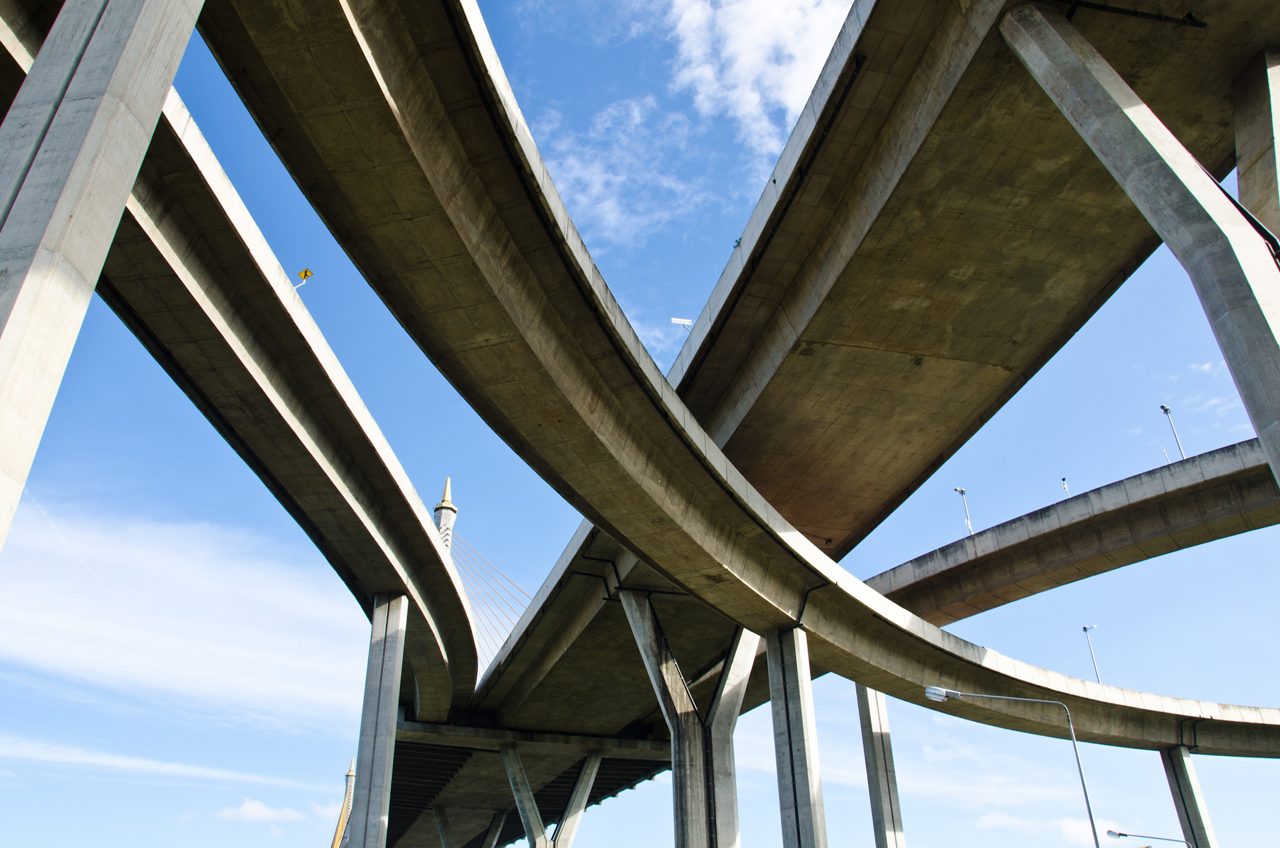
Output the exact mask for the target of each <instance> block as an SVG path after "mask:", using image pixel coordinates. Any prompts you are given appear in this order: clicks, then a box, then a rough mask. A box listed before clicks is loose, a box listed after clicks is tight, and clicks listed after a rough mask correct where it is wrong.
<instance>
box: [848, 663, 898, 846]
mask: <svg viewBox="0 0 1280 848" xmlns="http://www.w3.org/2000/svg"><path fill="white" fill-rule="evenodd" d="M857 687H858V719H859V722H860V723H861V725H862V753H863V757H864V759H865V760H866V764H867V793H868V794H869V795H870V797H871V824H872V827H873V828H874V829H875V837H876V848H906V844H907V840H906V837H905V836H903V831H902V807H901V805H900V804H899V801H898V774H897V772H896V771H895V770H894V767H893V746H892V744H890V740H889V706H888V704H886V703H885V698H884V693H883V692H877V691H876V690H874V689H868V688H867V687H865V686H863V685H862V684H861V683H859V684H857Z"/></svg>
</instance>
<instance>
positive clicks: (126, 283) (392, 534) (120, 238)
mask: <svg viewBox="0 0 1280 848" xmlns="http://www.w3.org/2000/svg"><path fill="white" fill-rule="evenodd" d="M58 5H59V4H58V3H51V2H36V0H26V2H22V3H19V2H17V0H13V2H4V3H0V44H3V46H4V47H5V51H4V55H3V56H0V103H4V104H7V103H8V102H9V101H10V100H11V99H12V97H13V95H14V93H15V91H16V90H17V86H18V85H19V84H20V83H21V81H22V78H23V76H25V74H26V72H27V71H28V70H29V69H30V66H31V62H32V59H33V58H34V56H35V55H36V54H37V53H38V52H39V48H40V43H41V42H42V41H43V39H44V36H45V33H46V32H47V30H48V27H49V26H50V24H51V23H52V21H53V18H54V13H56V11H57V8H58ZM98 292H99V293H100V294H101V295H102V297H103V299H104V300H105V301H106V302H107V303H108V304H109V305H110V306H111V308H112V309H113V310H114V311H115V312H116V314H117V315H119V316H120V318H121V319H122V320H123V321H124V323H125V324H126V325H127V326H128V327H129V328H130V330H132V331H133V332H134V334H135V335H137V337H138V339H139V340H140V341H141V342H142V343H143V345H144V346H145V347H146V348H147V350H148V351H149V352H150V353H151V354H152V355H153V356H154V357H155V358H156V361H157V362H158V363H159V364H160V365H161V367H163V368H164V369H165V370H166V371H167V372H168V374H169V375H170V376H171V377H172V378H173V379H174V381H175V382H176V383H177V384H178V386H179V387H180V388H181V389H182V390H183V391H184V392H185V393H186V394H187V396H188V397H189V398H190V399H191V400H192V402H193V403H194V404H195V405H196V407H197V408H198V409H199V410H200V411H201V412H202V413H203V414H204V415H205V416H206V417H207V418H208V419H209V421H210V423H211V424H213V425H214V427H215V428H216V429H217V430H218V432H219V433H220V434H221V435H222V436H223V437H224V438H225V439H226V440H227V442H228V443H229V444H230V445H231V446H232V447H233V448H234V449H235V450H236V452H237V453H239V454H240V456H241V458H243V459H244V461H245V462H246V463H247V464H248V465H249V467H250V468H252V469H253V471H254V472H255V473H256V474H257V475H258V476H259V477H260V478H261V479H262V481H263V483H264V484H266V486H267V488H268V489H270V490H271V492H272V494H274V495H275V496H276V498H277V499H278V500H279V501H280V503H281V504H282V505H283V506H284V507H285V509H287V510H288V511H289V513H290V515H292V516H293V518H294V519H295V520H296V521H297V522H298V524H299V526H301V527H302V529H303V530H304V531H305V532H306V533H307V535H308V536H309V537H310V538H311V539H312V541H313V542H314V543H315V544H316V547H317V548H319V550H320V551H321V553H322V554H324V556H325V557H326V559H328V561H329V562H330V564H331V565H332V566H333V568H334V570H335V571H336V572H337V573H338V575H339V576H340V577H341V578H342V579H343V581H344V582H345V583H346V584H347V586H348V588H349V589H350V590H351V592H352V595H353V596H354V597H355V598H356V600H357V601H358V602H359V603H360V605H361V607H362V608H363V609H364V610H365V611H366V613H367V612H368V611H369V610H370V609H371V608H372V599H373V597H374V596H375V595H387V594H397V595H407V596H409V597H410V598H412V600H413V603H412V604H411V610H412V614H411V619H412V620H411V626H410V627H409V634H408V638H409V641H410V645H409V648H410V650H409V652H408V654H409V657H410V659H409V663H410V666H411V669H410V670H411V672H412V675H411V676H407V677H406V678H405V679H406V681H408V683H407V685H405V686H404V690H403V696H404V697H405V699H406V702H407V705H408V708H409V710H410V714H411V715H412V716H415V717H418V718H421V719H424V720H442V719H444V718H446V717H447V716H448V714H449V711H450V710H451V709H452V708H453V707H454V706H455V704H462V705H466V704H468V703H469V702H470V699H471V697H472V694H473V692H474V687H475V679H476V671H477V670H476V649H475V641H474V638H473V636H472V632H471V625H470V618H469V610H468V605H467V601H466V597H465V592H464V591H463V589H462V586H461V583H460V582H459V581H458V578H457V575H456V573H455V572H454V569H453V565H452V562H451V560H450V558H449V553H448V551H447V549H446V548H445V547H444V546H443V545H442V543H441V540H440V537H439V535H438V534H437V532H436V527H435V525H434V524H433V523H432V520H431V515H430V512H429V511H428V510H427V508H426V507H425V506H424V504H423V503H422V499H421V498H420V497H419V496H418V494H417V492H416V491H415V490H414V488H413V485H412V483H410V481H409V478H408V475H407V474H406V473H405V471H404V469H403V468H402V467H401V465H400V462H399V460H398V459H396V457H395V455H394V453H393V452H392V450H391V447H390V445H388V444H387V441H386V439H385V438H384V437H383V435H382V433H381V431H380V430H379V429H378V426H377V424H376V423H375V422H374V420H373V418H372V416H371V415H370V414H369V411H368V409H367V408H366V407H365V405H364V402H363V401H362V400H361V399H360V397H359V395H358V394H357V392H356V390H355V387H354V386H353V385H352V384H351V381H350V379H349V378H348V377H347V375H346V372H345V371H343V369H342V366H341V365H340V364H339V362H338V360H337V357H336V356H335V355H334V353H333V351H332V350H331V349H330V347H329V345H328V342H327V341H325V339H324V336H323V334H322V333H321V332H320V328H319V327H318V326H316V323H315V321H314V320H313V319H312V318H311V315H310V314H309V313H308V312H307V309H306V307H305V306H304V305H303V303H302V300H301V299H300V298H299V297H298V295H297V294H296V293H295V292H294V290H293V285H292V284H291V282H290V280H289V276H288V274H286V273H285V272H284V270H283V269H281V268H280V265H279V262H278V261H277V260H276V258H275V256H274V254H273V253H272V252H271V249H270V247H269V246H268V245H267V242H266V239H265V238H264V237H263V235H262V233H261V232H260V231H259V229H258V227H257V225H256V224H255V223H254V221H253V219H252V217H251V216H250V214H249V212H248V210H247V209H245V207H244V204H243V203H242V202H241V200H240V198H239V196H238V195H237V194H236V192H235V190H234V189H233V188H232V186H231V183H230V180H229V179H228V178H227V176H226V174H225V173H224V172H223V170H222V167H221V165H219V164H218V162H217V159H216V158H215V157H214V155H213V152H212V151H211V150H210V149H209V147H208V144H207V143H206V142H205V140H204V137H203V136H202V135H201V133H200V131H199V129H198V128H197V127H196V126H195V123H194V122H193V121H192V119H191V116H190V115H189V114H188V113H187V110H186V107H185V106H184V105H183V104H182V101H181V99H179V97H178V96H177V94H176V93H175V92H173V91H170V93H169V97H168V100H167V101H166V103H165V107H164V113H163V115H162V117H161V120H160V124H159V126H158V127H157V130H156V133H155V135H154V137H153V139H152V142H151V147H150V150H149V151H148V154H147V157H146V159H145V160H144V162H143V166H142V171H141V173H140V175H139V177H138V182H137V184H136V186H135V187H134V190H133V194H132V196H131V197H130V199H129V202H128V206H127V212H126V214H125V216H124V218H123V220H122V222H121V224H120V227H119V230H118V231H117V233H116V236H115V239H114V242H113V243H112V246H111V250H110V252H109V254H108V257H107V263H106V267H105V269H104V272H103V277H102V279H101V280H100V281H99V283H98ZM415 680H417V681H430V683H429V684H426V683H424V684H423V685H414V681H415ZM446 681H447V683H446ZM442 684H443V685H442Z"/></svg>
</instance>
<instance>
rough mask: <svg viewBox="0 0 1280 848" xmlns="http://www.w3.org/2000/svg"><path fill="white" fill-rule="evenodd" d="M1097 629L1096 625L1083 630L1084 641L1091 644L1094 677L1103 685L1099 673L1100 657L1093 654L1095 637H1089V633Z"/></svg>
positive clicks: (1090, 654)
mask: <svg viewBox="0 0 1280 848" xmlns="http://www.w3.org/2000/svg"><path fill="white" fill-rule="evenodd" d="M1097 627H1098V625H1096V624H1086V625H1084V627H1082V628H1081V629H1082V630H1084V640H1085V641H1086V642H1088V643H1089V659H1091V660H1093V676H1094V677H1096V678H1098V682H1099V683H1101V682H1102V675H1101V674H1099V673H1098V656H1097V655H1096V654H1095V653H1094V652H1093V637H1092V636H1090V635H1089V631H1090V630H1096V629H1097Z"/></svg>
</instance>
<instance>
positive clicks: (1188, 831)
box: [1160, 746, 1218, 848]
mask: <svg viewBox="0 0 1280 848" xmlns="http://www.w3.org/2000/svg"><path fill="white" fill-rule="evenodd" d="M1160 761H1161V762H1163V763H1164V773H1165V777H1167V778H1169V792H1170V793H1172V794H1173V805H1174V807H1176V808H1177V810H1178V821H1179V822H1180V823H1181V824H1182V838H1183V839H1185V840H1187V844H1188V845H1190V846H1191V848H1218V837H1217V836H1215V835H1214V833H1213V825H1212V824H1211V823H1210V822H1209V811H1208V808H1206V807H1205V804H1204V796H1203V795H1202V794H1201V792H1200V781H1199V780H1197V779H1196V770H1195V767H1194V766H1193V765H1192V764H1191V751H1189V750H1188V749H1187V748H1186V747H1184V746H1179V747H1177V748H1166V749H1165V750H1163V751H1161V752H1160Z"/></svg>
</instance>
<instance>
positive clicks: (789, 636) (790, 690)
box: [765, 627, 827, 848]
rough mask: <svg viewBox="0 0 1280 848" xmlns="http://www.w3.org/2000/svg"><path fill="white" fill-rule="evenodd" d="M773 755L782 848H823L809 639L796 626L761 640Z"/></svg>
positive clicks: (823, 819) (824, 825) (824, 828)
mask: <svg viewBox="0 0 1280 848" xmlns="http://www.w3.org/2000/svg"><path fill="white" fill-rule="evenodd" d="M765 645H766V653H767V655H768V658H769V703H770V705H771V708H772V711H773V751H774V755H775V756H776V758H777V761H778V804H779V807H780V811H781V814H782V844H783V845H784V846H786V848H826V844H827V821H826V812H825V810H824V809H823V806H822V776H821V773H820V771H819V768H818V727H817V723H816V721H815V720H814V715H813V679H812V676H811V672H810V670H809V639H808V636H807V635H806V634H805V632H804V631H803V630H801V629H800V628H799V627H793V628H788V629H786V630H776V631H774V632H773V633H770V634H769V636H768V637H767V638H766V639H765Z"/></svg>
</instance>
